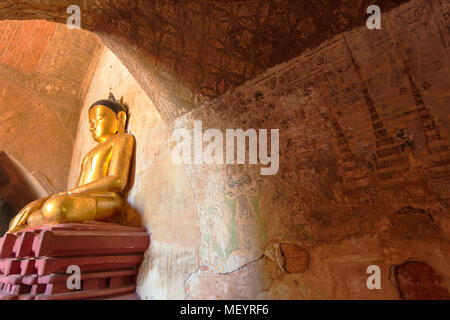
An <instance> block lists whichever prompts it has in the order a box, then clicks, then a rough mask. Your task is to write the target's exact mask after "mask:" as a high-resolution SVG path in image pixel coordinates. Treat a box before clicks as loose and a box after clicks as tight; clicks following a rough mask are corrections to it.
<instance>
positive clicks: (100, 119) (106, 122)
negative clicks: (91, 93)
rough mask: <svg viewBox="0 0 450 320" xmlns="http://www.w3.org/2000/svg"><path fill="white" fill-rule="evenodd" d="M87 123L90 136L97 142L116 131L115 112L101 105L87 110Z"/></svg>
mask: <svg viewBox="0 0 450 320" xmlns="http://www.w3.org/2000/svg"><path fill="white" fill-rule="evenodd" d="M89 124H90V131H91V134H92V137H93V138H94V140H95V141H97V142H102V141H104V140H106V139H108V138H109V137H111V136H113V135H115V134H116V133H117V128H118V123H117V115H116V113H115V112H114V111H112V110H111V109H110V108H108V107H105V106H102V105H98V106H95V107H93V108H92V109H90V110H89Z"/></svg>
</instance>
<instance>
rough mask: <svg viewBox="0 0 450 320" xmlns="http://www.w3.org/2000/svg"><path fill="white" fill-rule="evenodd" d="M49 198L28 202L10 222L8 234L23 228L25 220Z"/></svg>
mask: <svg viewBox="0 0 450 320" xmlns="http://www.w3.org/2000/svg"><path fill="white" fill-rule="evenodd" d="M49 198H50V197H44V198H41V199H38V200H35V201H33V202H30V203H29V204H28V205H26V206H25V207H24V208H23V209H22V210H20V211H19V213H18V214H17V215H16V216H15V217H14V218H13V219H12V220H11V223H10V224H9V230H8V233H13V232H17V231H19V230H21V229H23V228H25V226H26V224H27V220H28V218H29V217H30V215H31V214H32V213H33V212H35V211H37V210H40V209H41V207H42V205H43V204H44V202H45V201H47V200H48V199H49Z"/></svg>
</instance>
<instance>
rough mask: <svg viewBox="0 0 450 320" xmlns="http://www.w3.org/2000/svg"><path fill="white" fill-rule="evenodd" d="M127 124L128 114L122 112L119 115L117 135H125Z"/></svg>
mask: <svg viewBox="0 0 450 320" xmlns="http://www.w3.org/2000/svg"><path fill="white" fill-rule="evenodd" d="M126 123H127V114H126V113H125V112H123V111H120V112H119V113H118V114H117V133H125V125H126Z"/></svg>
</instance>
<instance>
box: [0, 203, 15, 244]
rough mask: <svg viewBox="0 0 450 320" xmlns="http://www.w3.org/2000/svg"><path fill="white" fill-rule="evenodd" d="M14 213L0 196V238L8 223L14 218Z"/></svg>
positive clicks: (6, 229)
mask: <svg viewBox="0 0 450 320" xmlns="http://www.w3.org/2000/svg"><path fill="white" fill-rule="evenodd" d="M14 215H15V212H14V210H13V209H12V208H11V206H10V205H9V204H8V202H6V201H5V199H3V198H2V197H1V196H0V237H2V236H3V235H4V234H5V232H6V231H8V227H9V222H10V221H11V219H12V218H13V217H14Z"/></svg>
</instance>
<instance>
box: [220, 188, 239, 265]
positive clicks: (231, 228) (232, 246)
mask: <svg viewBox="0 0 450 320" xmlns="http://www.w3.org/2000/svg"><path fill="white" fill-rule="evenodd" d="M224 200H225V203H226V204H227V205H228V206H229V207H230V209H231V213H232V216H231V220H230V222H229V223H228V232H229V234H230V240H229V242H228V246H227V248H226V249H225V255H226V256H227V258H228V257H229V256H230V253H231V252H232V251H233V250H237V249H239V244H238V240H237V236H236V199H233V200H228V199H227V197H225V195H224Z"/></svg>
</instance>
